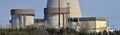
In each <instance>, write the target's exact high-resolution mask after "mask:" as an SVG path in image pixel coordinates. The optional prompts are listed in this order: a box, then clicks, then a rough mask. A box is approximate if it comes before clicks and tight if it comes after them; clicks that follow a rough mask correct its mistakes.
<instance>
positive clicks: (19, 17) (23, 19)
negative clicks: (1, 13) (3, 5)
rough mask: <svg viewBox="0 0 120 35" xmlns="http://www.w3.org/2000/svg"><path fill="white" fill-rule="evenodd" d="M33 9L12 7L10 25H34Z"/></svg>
mask: <svg viewBox="0 0 120 35" xmlns="http://www.w3.org/2000/svg"><path fill="white" fill-rule="evenodd" d="M34 14H35V10H33V9H11V20H10V25H11V27H12V28H20V27H21V28H23V27H26V26H29V25H34Z"/></svg>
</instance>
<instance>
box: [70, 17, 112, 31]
mask: <svg viewBox="0 0 120 35" xmlns="http://www.w3.org/2000/svg"><path fill="white" fill-rule="evenodd" d="M69 21H70V24H69V27H70V28H73V29H76V30H77V31H79V30H86V31H88V32H95V31H96V32H103V31H104V30H106V31H112V29H110V28H108V27H107V20H106V18H105V17H81V18H70V20H69Z"/></svg>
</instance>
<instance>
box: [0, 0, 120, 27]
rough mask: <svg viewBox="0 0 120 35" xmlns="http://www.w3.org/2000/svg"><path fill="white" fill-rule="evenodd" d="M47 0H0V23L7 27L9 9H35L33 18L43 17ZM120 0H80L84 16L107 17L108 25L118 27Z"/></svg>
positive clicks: (119, 21) (9, 16) (9, 17)
mask: <svg viewBox="0 0 120 35" xmlns="http://www.w3.org/2000/svg"><path fill="white" fill-rule="evenodd" d="M46 2H47V0H0V25H2V26H3V27H7V26H8V24H9V20H10V19H11V15H10V9H35V10H36V15H35V18H41V19H42V18H43V17H44V14H43V10H44V8H45V7H46ZM119 6H120V0H80V7H81V11H82V15H83V16H84V17H107V19H108V23H109V24H108V25H109V26H110V27H113V25H114V26H115V28H116V29H120V26H119V25H120V14H119V13H120V7H119Z"/></svg>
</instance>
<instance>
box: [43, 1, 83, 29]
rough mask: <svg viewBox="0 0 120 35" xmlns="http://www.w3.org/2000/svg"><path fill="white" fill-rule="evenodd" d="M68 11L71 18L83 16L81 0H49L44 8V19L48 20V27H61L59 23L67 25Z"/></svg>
mask: <svg viewBox="0 0 120 35" xmlns="http://www.w3.org/2000/svg"><path fill="white" fill-rule="evenodd" d="M59 2H60V3H59ZM68 3H69V5H68ZM68 6H69V10H68ZM59 11H60V12H59ZM68 11H69V14H70V15H69V16H70V17H71V18H74V17H81V13H80V8H79V0H47V7H46V8H45V9H44V14H45V17H44V19H45V20H46V21H47V27H48V28H59V25H60V27H63V26H66V25H67V24H66V21H67V15H66V14H67V13H68ZM59 16H60V17H59ZM59 18H60V19H59ZM59 21H60V24H59Z"/></svg>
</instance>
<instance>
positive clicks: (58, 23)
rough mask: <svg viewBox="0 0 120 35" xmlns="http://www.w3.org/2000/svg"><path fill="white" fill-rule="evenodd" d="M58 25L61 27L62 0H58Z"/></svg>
mask: <svg viewBox="0 0 120 35" xmlns="http://www.w3.org/2000/svg"><path fill="white" fill-rule="evenodd" d="M58 27H59V29H60V0H58Z"/></svg>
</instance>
